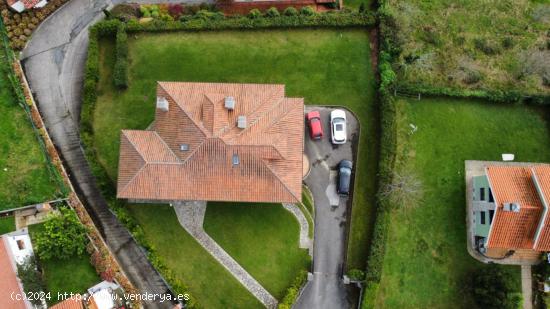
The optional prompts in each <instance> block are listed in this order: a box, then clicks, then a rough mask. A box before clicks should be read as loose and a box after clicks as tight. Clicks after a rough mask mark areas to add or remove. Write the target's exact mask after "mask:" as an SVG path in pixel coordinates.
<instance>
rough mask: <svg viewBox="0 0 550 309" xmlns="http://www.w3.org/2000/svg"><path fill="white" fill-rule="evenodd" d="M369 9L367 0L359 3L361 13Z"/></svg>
mask: <svg viewBox="0 0 550 309" xmlns="http://www.w3.org/2000/svg"><path fill="white" fill-rule="evenodd" d="M366 11H367V6H366V5H365V2H361V4H360V5H359V13H364V12H366Z"/></svg>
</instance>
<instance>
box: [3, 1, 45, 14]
mask: <svg viewBox="0 0 550 309" xmlns="http://www.w3.org/2000/svg"><path fill="white" fill-rule="evenodd" d="M41 1H42V0H7V3H8V5H9V6H10V7H12V8H14V9H16V10H17V8H19V7H20V6H21V5H22V6H23V7H24V8H25V9H27V10H28V9H32V8H33V7H35V6H36V5H37V4H38V3H40V2H41ZM17 11H18V12H22V11H23V10H21V11H19V10H17Z"/></svg>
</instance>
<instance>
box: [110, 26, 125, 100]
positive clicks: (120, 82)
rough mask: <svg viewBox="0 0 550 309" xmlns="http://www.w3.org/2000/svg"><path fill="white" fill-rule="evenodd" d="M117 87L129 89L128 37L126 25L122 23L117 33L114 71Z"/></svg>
mask: <svg viewBox="0 0 550 309" xmlns="http://www.w3.org/2000/svg"><path fill="white" fill-rule="evenodd" d="M113 80H114V83H115V86H116V87H117V88H119V89H126V88H127V87H128V35H127V34H126V25H125V24H123V23H121V25H120V26H119V27H118V29H117V33H116V61H115V67H114V71H113Z"/></svg>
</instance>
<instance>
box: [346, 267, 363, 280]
mask: <svg viewBox="0 0 550 309" xmlns="http://www.w3.org/2000/svg"><path fill="white" fill-rule="evenodd" d="M348 277H349V278H350V279H351V280H355V281H363V280H365V272H364V271H362V270H360V269H350V270H349V271H348Z"/></svg>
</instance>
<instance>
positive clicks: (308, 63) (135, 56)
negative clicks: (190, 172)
mask: <svg viewBox="0 0 550 309" xmlns="http://www.w3.org/2000/svg"><path fill="white" fill-rule="evenodd" d="M113 54H114V46H113V42H110V41H107V40H104V41H102V42H101V59H102V60H101V61H102V67H101V79H100V86H99V89H98V93H99V99H98V101H97V103H96V106H95V110H94V112H93V130H94V136H93V145H92V147H94V150H95V151H96V152H97V155H98V160H99V162H100V163H101V165H102V166H103V167H104V168H105V170H106V172H107V173H108V175H109V177H110V178H111V179H112V180H116V176H117V175H116V174H117V167H118V150H119V134H120V130H121V129H145V128H146V127H147V126H148V125H149V124H150V123H151V121H152V120H153V117H154V108H155V104H154V100H155V92H156V82H157V81H159V80H160V81H201V82H242V83H246V82H249V83H282V84H285V85H286V94H287V96H290V97H292V96H299V97H304V98H305V101H306V103H307V104H320V105H323V104H331V105H346V106H348V107H349V108H351V109H352V110H354V111H355V112H356V113H357V114H358V116H359V117H360V118H361V124H362V138H361V145H365V146H364V147H363V148H362V149H361V158H360V162H359V167H358V168H360V169H362V170H361V172H358V175H359V176H358V179H356V181H357V188H358V190H357V191H356V192H355V205H354V208H353V212H354V219H353V223H352V232H351V240H350V244H351V245H350V251H349V252H350V254H349V258H348V259H349V261H350V263H353V265H354V267H356V268H364V266H365V259H366V255H367V254H366V252H367V249H368V243H369V233H370V222H371V213H372V209H373V203H374V201H373V197H374V192H375V183H376V182H375V174H376V168H377V166H376V162H377V157H376V155H377V153H378V148H377V147H378V140H377V133H378V132H377V126H378V123H377V120H376V109H375V103H374V97H375V95H374V89H375V82H374V73H373V72H372V69H371V66H370V65H371V64H370V50H369V42H368V35H367V32H366V31H363V30H343V31H336V30H307V31H303V30H298V31H252V32H204V33H183V32H182V33H169V34H168V33H167V34H160V33H157V34H154V35H148V34H142V33H140V34H137V35H130V36H129V57H130V68H129V78H130V86H129V88H128V89H127V90H125V91H118V90H116V89H114V87H113V86H112V85H113V82H112V71H111V70H112V67H113V63H114V57H113ZM129 209H130V211H131V213H132V214H133V215H134V216H135V217H136V218H137V221H138V222H139V223H140V225H142V227H143V229H144V231H145V234H146V235H145V236H146V238H147V239H148V241H150V242H151V243H152V244H153V245H154V246H155V248H156V250H157V251H158V252H159V256H161V257H162V258H163V260H165V262H166V264H168V266H169V267H170V268H171V269H172V270H173V271H175V272H176V273H177V274H178V276H179V277H180V278H181V279H182V281H184V282H185V283H186V284H187V285H189V287H190V289H191V292H192V293H193V294H194V295H196V296H197V299H198V301H199V302H200V303H201V304H202V305H203V306H205V307H208V308H219V307H228V306H229V307H239V308H251V307H257V306H259V303H258V302H257V301H256V300H255V299H254V298H253V297H252V295H250V294H249V293H248V292H247V291H246V290H244V289H243V288H242V287H241V286H240V284H239V283H238V282H237V281H236V280H235V279H233V278H232V277H231V276H230V274H229V273H227V272H226V271H225V270H224V269H223V267H222V266H220V265H217V264H216V263H215V261H214V260H213V258H211V257H210V256H209V255H208V253H207V252H206V251H204V250H202V248H200V246H199V245H198V244H197V243H196V242H194V240H193V239H191V237H190V236H189V235H188V234H187V233H186V232H185V231H184V230H183V229H182V228H181V227H180V226H179V223H178V222H177V219H176V217H175V214H174V212H173V210H172V209H170V208H169V207H168V206H160V207H159V206H158V205H129ZM274 209H275V210H269V209H264V208H262V207H260V206H258V207H249V209H247V211H246V212H245V211H242V210H240V209H236V210H233V208H232V207H224V206H223V205H222V206H218V207H215V208H213V209H212V210H208V211H207V218H206V221H205V229H206V230H207V231H209V232H210V233H212V234H213V237H214V238H215V239H216V240H218V241H220V243H223V245H224V247H226V249H227V250H228V251H231V253H232V254H234V256H235V258H236V259H237V261H238V262H240V263H241V264H242V265H243V266H244V267H245V268H246V269H247V270H248V271H249V272H251V273H252V274H253V275H255V276H256V277H257V278H258V279H259V280H260V282H261V283H262V284H263V285H265V286H266V287H267V288H268V289H269V290H270V291H271V292H272V293H274V295H276V296H278V297H280V296H282V294H283V291H284V289H285V285H286V286H287V287H288V285H289V284H290V283H291V281H292V279H294V277H295V276H296V275H297V271H298V270H299V269H304V268H307V266H308V265H309V258H308V257H307V254H305V251H304V250H299V249H298V248H297V245H298V227H297V224H296V221H295V219H294V218H293V217H292V216H291V215H290V214H287V213H285V212H283V210H282V209H277V208H274ZM245 213H246V215H245ZM153 217H154V218H155V219H154V220H151V218H153ZM227 218H231V220H235V222H239V223H242V224H239V226H238V227H234V228H235V229H238V230H237V231H230V230H226V231H224V230H223V228H222V227H221V224H224V226H227V224H229V221H231V220H227ZM224 220H227V221H228V222H224ZM267 220H272V221H271V222H272V224H274V226H267V225H266V221H267ZM167 222H170V223H171V224H168V223H167ZM248 224H254V225H250V226H248ZM285 229H288V230H289V231H285ZM293 230H294V231H295V232H292V231H293ZM259 231H262V233H259ZM273 231H279V232H278V234H279V235H271V234H273V233H274V232H273ZM237 232H238V234H234V235H235V236H237V235H238V236H239V237H240V238H239V239H246V240H249V241H250V242H253V243H249V244H242V243H239V241H238V240H237V239H236V238H233V237H228V236H227V235H225V234H224V233H228V235H231V234H230V233H237ZM255 232H258V233H255ZM254 233H255V234H254ZM270 241H271V244H272V245H270ZM176 247H177V248H176ZM259 249H261V250H266V251H264V252H260V253H258V254H260V255H259V256H258V257H257V259H258V261H255V260H254V258H253V257H252V254H254V251H255V250H259ZM267 250H271V251H267ZM281 251H286V252H281ZM178 252H179V253H178ZM185 252H187V253H185ZM264 258H265V259H264ZM261 259H264V260H263V261H265V263H268V264H269V267H272V268H274V269H273V270H271V274H277V275H272V276H268V275H266V274H264V269H265V267H266V266H265V265H261V263H259V260H261ZM214 290H215V291H217V292H216V294H215V295H213V291H214ZM230 295H231V296H230Z"/></svg>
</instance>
